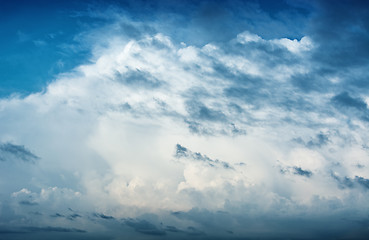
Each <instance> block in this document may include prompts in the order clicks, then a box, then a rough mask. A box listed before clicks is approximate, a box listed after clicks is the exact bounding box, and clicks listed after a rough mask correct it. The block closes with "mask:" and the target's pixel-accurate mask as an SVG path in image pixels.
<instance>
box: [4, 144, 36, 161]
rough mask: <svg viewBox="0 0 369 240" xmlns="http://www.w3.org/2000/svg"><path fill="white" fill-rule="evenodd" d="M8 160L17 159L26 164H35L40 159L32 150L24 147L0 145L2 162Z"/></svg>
mask: <svg viewBox="0 0 369 240" xmlns="http://www.w3.org/2000/svg"><path fill="white" fill-rule="evenodd" d="M8 158H16V159H20V160H23V161H25V162H34V161H35V160H37V159H39V157H38V156H36V155H35V154H33V153H32V152H31V151H30V150H28V149H27V148H25V147H24V146H23V145H15V144H12V143H1V144H0V161H6V160H8Z"/></svg>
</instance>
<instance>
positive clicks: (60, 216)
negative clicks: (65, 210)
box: [50, 213, 65, 218]
mask: <svg viewBox="0 0 369 240" xmlns="http://www.w3.org/2000/svg"><path fill="white" fill-rule="evenodd" d="M50 217H53V218H64V217H65V216H64V215H63V214H60V213H55V214H52V215H50Z"/></svg>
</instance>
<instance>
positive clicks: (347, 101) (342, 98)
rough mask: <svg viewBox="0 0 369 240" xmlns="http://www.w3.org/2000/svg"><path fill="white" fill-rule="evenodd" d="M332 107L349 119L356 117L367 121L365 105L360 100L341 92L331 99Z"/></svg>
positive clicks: (367, 113)
mask: <svg viewBox="0 0 369 240" xmlns="http://www.w3.org/2000/svg"><path fill="white" fill-rule="evenodd" d="M331 101H332V103H333V105H334V106H335V107H336V108H338V109H339V110H341V111H342V112H343V113H345V114H346V115H348V116H349V117H356V116H357V117H358V118H360V119H362V120H364V121H369V110H368V106H367V104H366V103H365V102H364V101H363V100H362V99H361V98H355V97H352V96H350V95H349V93H348V92H342V93H340V94H338V95H336V96H334V97H333V98H332V99H331Z"/></svg>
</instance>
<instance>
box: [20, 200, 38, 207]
mask: <svg viewBox="0 0 369 240" xmlns="http://www.w3.org/2000/svg"><path fill="white" fill-rule="evenodd" d="M19 204H20V205H25V206H36V205H38V203H37V202H31V201H28V200H23V201H19Z"/></svg>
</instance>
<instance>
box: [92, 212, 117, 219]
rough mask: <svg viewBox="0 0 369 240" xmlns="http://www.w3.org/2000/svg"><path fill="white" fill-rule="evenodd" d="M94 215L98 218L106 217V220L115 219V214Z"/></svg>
mask: <svg viewBox="0 0 369 240" xmlns="http://www.w3.org/2000/svg"><path fill="white" fill-rule="evenodd" d="M93 215H94V216H95V217H97V218H102V219H106V220H113V219H115V218H114V217H113V216H108V215H105V214H102V213H94V214H93Z"/></svg>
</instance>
